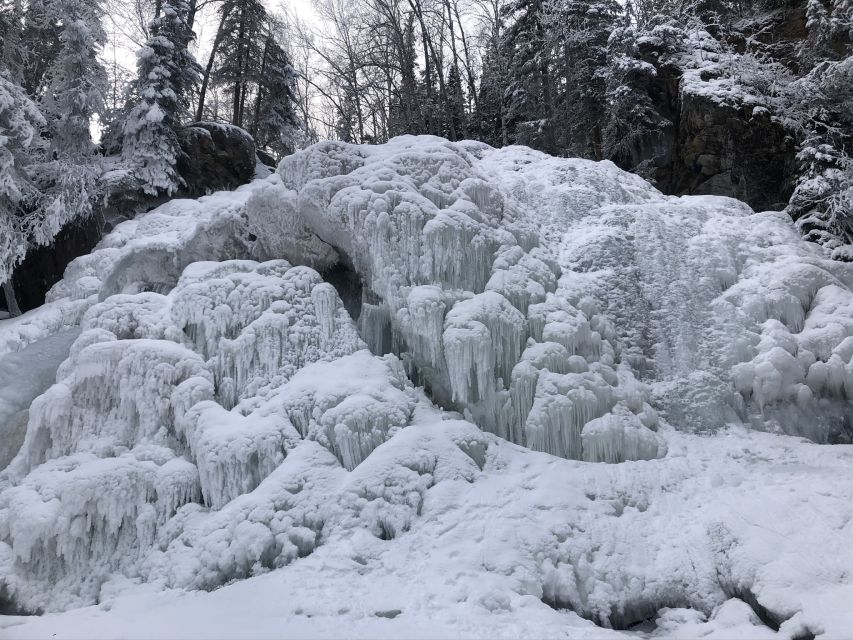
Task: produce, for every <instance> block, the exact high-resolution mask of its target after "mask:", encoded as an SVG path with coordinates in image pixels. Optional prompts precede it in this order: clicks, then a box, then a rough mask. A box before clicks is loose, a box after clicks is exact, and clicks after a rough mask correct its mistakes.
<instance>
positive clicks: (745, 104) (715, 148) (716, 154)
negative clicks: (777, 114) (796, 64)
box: [612, 14, 797, 211]
mask: <svg viewBox="0 0 853 640" xmlns="http://www.w3.org/2000/svg"><path fill="white" fill-rule="evenodd" d="M785 15H787V14H785ZM791 22H796V21H794V19H793V18H790V19H786V20H783V19H782V18H780V19H779V25H780V26H779V28H780V29H783V28H784V29H788V30H791V29H794V28H795V27H794V26H792V25H791ZM784 29H783V30H784ZM785 34H787V31H785ZM783 35H784V34H783ZM766 37H769V36H766ZM786 37H787V36H786ZM779 38H782V35H780V36H779ZM640 54H641V55H640V58H641V59H642V60H643V62H646V63H648V64H650V65H652V66H653V67H654V69H655V73H654V74H649V75H648V76H646V79H645V82H644V84H643V86H641V87H638V89H639V90H640V91H642V92H645V93H646V94H647V95H648V96H649V98H650V100H651V102H652V104H653V106H654V109H655V111H656V112H657V114H659V116H660V117H661V119H662V120H663V121H664V122H667V123H668V126H665V127H661V128H660V129H659V130H658V131H655V132H652V133H651V134H649V135H645V136H642V137H639V138H638V139H637V141H636V143H635V144H634V145H633V147H632V148H631V149H628V150H624V149H623V150H620V155H619V156H618V157H614V158H612V160H613V161H614V162H616V164H618V165H619V166H620V167H621V168H623V169H628V170H631V171H636V172H637V173H640V174H641V175H643V177H646V178H649V179H650V180H651V181H652V182H654V184H655V186H657V187H658V188H659V189H660V190H661V191H663V192H664V193H668V194H672V195H722V196H729V197H733V198H737V199H739V200H743V201H744V202H746V203H747V204H749V205H750V206H751V207H752V208H753V209H755V210H757V211H761V210H770V209H773V210H781V209H784V208H785V206H786V205H787V202H788V199H789V198H790V196H791V193H792V191H793V187H794V180H795V176H796V170H797V166H796V158H795V156H796V145H795V141H794V139H793V137H792V136H791V135H790V133H789V132H788V131H786V129H785V127H784V126H783V125H782V124H781V123H780V122H779V121H778V120H776V119H775V118H773V117H772V114H771V112H770V111H769V110H768V109H766V108H764V107H763V106H760V104H759V103H758V102H756V101H754V100H738V99H737V98H738V96H733V95H726V97H725V98H726V99H719V97H718V96H716V95H715V93H714V91H712V90H707V88H706V87H705V86H703V85H704V84H705V83H713V82H714V81H715V80H716V76H715V75H714V74H713V73H711V74H709V75H705V74H706V72H705V71H701V72H697V70H695V69H689V70H685V69H683V68H681V67H680V66H679V64H678V63H677V61H674V60H673V58H672V56H670V55H667V52H666V51H664V50H658V49H657V48H656V47H655V46H654V44H652V43H651V42H645V43H643V45H642V46H641V47H640ZM690 74H692V75H690ZM688 75H690V77H689V78H688ZM709 86H710V85H709Z"/></svg>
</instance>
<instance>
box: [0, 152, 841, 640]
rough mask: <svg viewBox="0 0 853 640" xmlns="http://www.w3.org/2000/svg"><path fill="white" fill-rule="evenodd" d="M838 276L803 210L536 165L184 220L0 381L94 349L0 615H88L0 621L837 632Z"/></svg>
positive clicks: (318, 163) (310, 161)
mask: <svg viewBox="0 0 853 640" xmlns="http://www.w3.org/2000/svg"><path fill="white" fill-rule="evenodd" d="M298 265H301V266H298ZM330 283H331V284H330ZM851 289H853V266H851V265H846V264H844V263H838V262H832V261H830V260H828V259H827V256H826V255H825V254H824V253H823V252H822V250H821V249H820V248H818V247H816V246H814V245H811V244H807V243H804V242H802V241H801V240H800V239H799V234H798V232H797V231H796V230H795V229H794V227H793V225H792V224H791V221H790V219H788V218H787V217H786V216H784V215H783V214H779V213H758V214H756V213H753V212H752V211H751V210H749V209H748V208H747V207H745V206H744V205H742V204H740V203H738V202H736V201H733V200H728V199H723V198H710V197H702V198H672V197H665V196H663V195H661V194H660V193H659V192H657V191H656V190H654V189H653V188H652V187H650V186H649V185H648V184H647V183H645V182H644V181H642V180H641V179H639V178H637V177H636V176H633V175H630V174H627V173H624V172H622V171H620V170H618V169H617V168H616V167H615V166H613V165H612V164H609V163H598V164H597V163H592V162H588V161H581V160H569V159H557V158H551V157H548V156H545V155H543V154H540V153H537V152H534V151H531V150H529V149H526V148H519V147H511V148H506V149H502V150H494V149H491V148H489V147H487V146H485V145H482V144H479V143H470V142H466V143H455V144H451V143H448V142H446V141H443V140H440V139H437V138H425V137H421V138H413V137H403V138H398V139H395V140H393V141H392V142H390V143H388V144H386V145H382V146H376V147H356V146H351V145H344V144H341V143H322V144H320V145H315V146H314V147H311V148H309V149H307V150H306V151H303V152H300V153H298V154H295V155H294V156H291V157H289V158H287V159H285V161H283V162H282V164H281V166H280V167H279V169H278V172H277V174H275V175H273V176H269V177H267V178H265V179H261V180H257V181H255V182H253V183H252V184H250V185H248V186H246V187H244V188H242V189H241V190H238V191H237V192H234V193H222V194H214V195H213V196H208V197H205V198H201V199H200V200H198V201H182V200H175V201H172V202H170V203H167V204H166V205H164V206H162V207H160V208H158V209H156V210H154V211H152V212H151V213H149V214H146V215H145V216H142V217H140V218H139V219H137V220H135V221H131V222H126V223H123V224H122V225H119V226H118V227H117V228H116V230H115V231H114V232H113V234H111V235H110V236H109V237H108V238H106V239H105V240H104V241H103V242H102V243H101V245H99V247H98V248H97V249H96V250H95V251H94V252H93V253H92V254H91V255H90V256H84V257H83V258H80V259H78V260H76V261H75V262H74V263H72V264H71V265H70V266H69V268H68V270H67V272H66V277H65V279H64V280H63V281H62V282H61V283H59V284H58V285H57V286H56V287H55V288H54V290H53V291H52V292H51V294H50V296H49V302H48V304H46V305H45V306H44V307H42V308H41V309H39V310H36V311H34V312H31V313H29V314H27V315H25V316H23V317H22V318H17V319H14V320H5V321H0V367H2V366H3V364H4V362H5V363H7V365H8V363H10V362H17V361H18V360H21V357H20V355H22V354H24V353H25V352H26V351H27V350H32V349H36V348H38V345H40V344H47V343H46V341H49V340H52V339H59V338H52V337H51V336H70V335H72V334H71V333H69V331H78V330H79V331H80V335H79V337H78V338H76V341H75V342H74V344H73V345H72V346H71V348H70V353H69V357H68V359H67V360H66V361H65V362H64V363H62V365H61V366H59V368H58V371H57V372H56V382H57V383H56V384H55V385H53V386H52V387H50V389H47V390H46V391H45V392H44V393H43V394H42V395H41V396H40V397H38V398H36V399H35V400H34V401H33V402H32V406H31V407H29V423H28V426H27V433H26V439H25V440H24V442H23V445H22V446H21V448H20V451H19V453H18V455H17V456H16V457H15V459H14V460H12V461H11V463H10V464H9V466H8V467H7V468H6V469H5V470H4V471H2V472H0V596H2V597H3V598H5V599H7V600H9V601H10V602H13V603H15V604H16V605H17V606H19V607H22V608H23V609H29V610H38V611H48V612H62V611H66V612H65V613H52V614H50V615H45V616H43V617H40V618H35V619H28V618H16V617H6V618H0V628H3V627H5V629H4V631H3V633H4V634H5V635H9V636H11V637H41V636H44V635H52V634H54V633H58V634H59V635H58V637H60V636H61V635H62V634H65V636H67V637H76V636H84V637H94V636H95V635H98V636H100V637H115V636H119V635H120V636H122V637H125V636H127V637H152V636H169V637H176V636H181V637H235V636H245V637H290V636H299V637H304V636H318V637H334V636H339V635H341V634H343V633H345V634H347V635H353V636H360V637H378V636H401V635H404V636H409V635H411V636H419V637H439V636H440V637H458V636H469V637H470V636H479V637H494V636H508V637H513V636H518V635H535V636H555V637H557V636H559V637H619V634H620V632H617V631H606V630H605V629H606V628H616V629H628V628H631V629H633V631H632V633H644V634H647V635H648V634H651V636H653V637H697V636H700V635H701V636H707V637H756V638H765V637H766V638H770V637H780V638H794V637H806V636H808V635H809V634H813V635H817V636H820V637H842V636H844V635H845V633H846V632H847V631H848V630H849V629H850V628H853V617H851V613H850V607H849V606H847V604H846V603H849V602H850V599H851V598H853V587H851V586H850V585H849V579H848V578H847V576H849V575H851V572H852V571H853V550H851V549H850V545H849V544H844V541H845V540H849V539H850V537H851V534H853V531H851V526H853V525H851V524H850V522H851V516H853V505H851V504H850V501H849V496H850V495H851V492H853V472H851V465H850V462H851V457H853V446H851V445H849V444H846V443H849V442H850V441H851V435H853V406H851V401H853V362H851V358H853V291H851ZM355 316H358V317H355ZM368 348H369V350H368ZM3 354H5V355H3ZM19 354H20V355H19ZM15 358H17V359H18V360H15ZM39 375H43V374H39ZM28 388H29V387H28ZM33 388H34V389H35V387H33ZM40 391H42V389H41V388H39V389H37V391H36V392H40ZM26 393H29V391H26V392H25V391H23V390H22V391H21V392H20V393H16V394H14V395H15V400H14V401H15V402H16V403H17V404H15V406H16V407H17V406H18V405H22V404H28V403H29V402H30V398H31V397H32V396H27V395H26ZM7 395H9V394H8V393H7ZM6 402H7V403H9V402H10V401H9V400H7V401H6ZM16 411H20V409H16ZM2 428H4V425H3V424H0V429H2ZM6 428H8V427H6ZM235 579H244V580H242V581H238V582H233V581H234V580H235ZM214 589H215V590H214ZM198 590H203V591H198ZM211 590H213V591H211ZM93 604H95V605H97V606H95V607H89V608H82V609H75V607H81V606H83V607H85V605H93ZM776 629H778V633H777V631H775V630H776ZM709 634H710V635H709ZM714 634H716V635H714Z"/></svg>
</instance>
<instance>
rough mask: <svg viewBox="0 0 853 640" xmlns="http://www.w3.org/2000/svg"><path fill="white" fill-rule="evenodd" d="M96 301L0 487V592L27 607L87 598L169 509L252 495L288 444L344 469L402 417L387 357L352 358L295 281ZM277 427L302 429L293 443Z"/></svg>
mask: <svg viewBox="0 0 853 640" xmlns="http://www.w3.org/2000/svg"><path fill="white" fill-rule="evenodd" d="M96 300H97V298H92V304H91V306H90V308H89V309H88V311H85V312H83V313H82V320H81V327H80V328H81V330H82V331H74V332H73V335H77V334H78V333H79V337H77V339H76V340H75V341H74V343H73V344H72V345H71V348H70V353H69V354H68V355H69V357H68V359H67V360H66V361H65V362H64V363H63V364H62V365H61V366H60V367H59V370H58V372H57V373H56V380H57V382H56V384H54V385H53V386H51V387H50V388H49V389H47V391H46V392H45V393H44V394H43V395H41V396H39V397H38V398H36V400H35V401H34V402H33V403H32V406H31V407H30V408H29V414H30V419H29V425H28V428H27V432H26V438H25V440H24V443H23V446H22V447H21V450H20V452H19V453H18V454H17V456H16V457H15V458H14V459H13V460H12V462H11V463H10V465H9V466H8V468H7V469H6V470H5V472H4V473H3V474H2V475H0V566H2V567H3V571H2V574H3V575H4V576H5V577H4V579H3V580H4V582H0V585H2V588H3V589H5V591H6V592H8V593H11V594H13V595H14V597H15V598H16V599H17V600H18V601H20V602H21V603H23V604H24V605H25V606H27V607H30V608H34V609H39V608H57V607H65V606H68V605H69V604H71V603H80V602H88V601H91V600H92V599H95V598H97V596H98V593H99V590H100V588H101V585H102V584H103V583H104V581H106V580H107V579H108V578H109V576H110V575H112V574H113V573H115V572H117V571H118V572H124V573H125V574H127V575H133V574H134V572H135V571H136V570H137V569H136V567H137V564H138V563H139V562H141V561H142V560H143V559H144V557H145V553H146V550H148V549H149V548H150V547H151V546H152V545H153V544H154V541H155V539H156V537H157V535H158V531H160V529H161V528H163V527H164V526H166V524H167V522H168V521H169V520H170V519H171V518H172V517H173V516H175V515H176V514H177V513H178V512H179V511H181V509H182V507H185V506H187V505H190V506H191V505H192V504H193V503H201V502H203V503H204V504H205V505H207V506H209V507H210V508H212V509H220V508H222V507H224V505H226V504H228V503H229V502H231V501H232V500H234V499H236V498H239V497H240V496H242V495H245V494H248V493H251V492H252V491H253V490H254V489H255V488H256V487H258V486H259V485H260V484H261V483H262V482H263V480H264V479H265V478H266V477H267V476H269V475H270V474H271V473H273V472H274V471H275V470H276V469H277V468H278V467H279V466H280V465H281V464H282V462H283V461H284V460H285V458H286V456H287V453H288V451H290V450H292V449H293V448H294V447H295V446H296V445H297V444H298V443H299V442H300V441H301V440H302V438H309V439H312V440H316V441H318V442H320V443H321V444H322V445H323V446H325V447H327V448H328V449H329V450H330V451H331V452H333V453H334V455H335V456H337V458H338V460H340V463H339V464H342V465H344V467H346V468H347V469H353V468H355V467H356V466H357V465H358V464H359V463H360V462H362V461H363V460H364V459H365V458H366V457H367V456H368V455H369V453H370V452H371V451H372V450H373V449H374V448H376V447H377V446H378V445H380V444H381V443H382V442H384V441H385V440H386V439H387V438H389V437H391V436H393V434H394V433H395V432H396V431H397V430H398V429H400V428H402V427H405V426H406V425H408V424H409V422H410V420H411V418H412V413H413V408H414V402H415V399H414V395H413V390H412V387H411V384H410V383H409V382H408V380H407V379H406V377H405V374H404V373H403V371H402V367H401V364H400V363H399V361H397V360H396V358H395V357H394V356H389V357H388V358H389V359H386V360H381V359H378V358H375V357H374V356H372V355H370V354H369V353H368V352H367V351H366V350H364V348H363V347H364V345H363V343H362V342H361V340H360V339H359V337H358V334H357V332H356V329H355V327H354V325H353V323H352V321H351V319H350V318H349V316H348V315H347V313H346V311H345V310H344V309H343V306H342V303H341V301H340V299H339V298H338V296H337V293H336V292H335V290H334V289H333V288H332V287H331V286H330V285H329V284H327V283H324V282H322V280H321V279H320V276H319V275H318V274H317V273H316V272H315V271H313V270H312V269H309V268H307V267H291V266H290V265H289V264H288V263H286V262H284V261H282V260H279V261H271V262H266V263H257V262H252V261H248V260H232V261H228V260H226V261H224V262H196V263H192V264H190V265H189V266H188V267H187V268H186V269H185V270H184V273H183V274H182V275H180V276H179V278H178V279H177V282H176V283H175V286H174V287H173V288H172V289H171V291H170V292H168V293H167V294H166V295H163V294H159V293H153V292H147V291H141V292H139V293H136V294H127V293H124V294H115V295H112V296H108V297H107V298H105V299H104V300H103V301H102V302H97V301H96ZM66 333H68V332H66ZM59 335H62V336H64V335H65V334H59ZM72 337H73V336H72ZM47 340H50V339H47ZM43 342H45V340H42V341H40V342H39V341H37V342H33V346H32V348H33V349H36V348H40V345H41V344H42V343H43ZM29 350H30V348H26V349H24V350H22V351H21V352H20V353H21V354H25V353H27V352H28V351H29ZM350 354H353V356H352V357H353V358H355V360H353V364H352V365H351V367H352V374H351V380H352V384H351V385H350V386H349V387H343V388H342V387H340V385H339V384H338V383H337V382H336V377H335V372H336V371H339V370H340V368H341V367H346V366H347V364H346V363H347V362H348V361H347V360H346V358H345V357H344V356H349V355H350ZM342 358H343V359H342ZM324 362H327V363H335V366H334V367H333V368H332V369H330V370H328V371H326V372H325V373H323V372H317V373H314V374H312V369H311V366H310V365H311V363H316V364H322V363H324ZM302 372H305V373H304V374H303V375H302V376H301V377H300V376H297V377H298V379H297V380H295V381H294V382H293V384H289V381H290V379H291V378H292V377H293V376H294V375H295V374H300V373H302ZM264 398H267V400H264ZM234 405H237V406H236V407H235V408H234V409H233V410H231V407H232V406H234ZM289 414H293V415H296V414H299V415H307V416H309V418H308V421H307V422H305V423H300V426H302V427H303V429H302V433H301V434H300V432H299V431H297V429H296V428H295V427H294V426H293V425H292V424H291V422H290V420H289V419H288V417H287V416H288V415H289ZM35 502H38V503H39V504H42V503H43V504H44V506H43V507H42V508H40V509H35V508H33V504H34V503H35ZM293 535H294V536H297V533H294V534H293ZM84 574H85V576H86V578H85V579H83V580H81V578H80V576H81V575H84ZM24 576H26V579H24V578H23V577H24Z"/></svg>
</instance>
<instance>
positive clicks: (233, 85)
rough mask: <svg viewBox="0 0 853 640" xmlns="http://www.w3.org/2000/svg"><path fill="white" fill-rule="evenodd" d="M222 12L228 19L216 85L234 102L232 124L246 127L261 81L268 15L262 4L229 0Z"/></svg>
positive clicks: (220, 47) (252, 0)
mask: <svg viewBox="0 0 853 640" xmlns="http://www.w3.org/2000/svg"><path fill="white" fill-rule="evenodd" d="M220 12H221V13H222V15H223V16H225V19H224V21H223V26H222V28H223V36H222V40H221V42H220V44H219V50H218V56H219V60H220V62H219V66H218V67H217V70H216V73H215V74H214V82H215V83H216V84H217V85H219V86H224V87H225V88H226V90H227V93H228V95H229V97H230V98H231V124H233V125H236V126H238V127H242V126H244V120H245V119H246V116H247V111H246V110H247V107H248V106H250V102H249V101H248V100H249V94H250V92H251V89H252V87H253V85H254V86H257V85H258V83H259V82H260V81H261V78H260V76H261V68H262V66H263V55H264V49H265V42H266V38H265V37H264V36H265V31H266V26H267V12H266V9H264V7H263V5H262V4H261V3H260V1H259V0H226V1H225V2H224V3H223V4H222V6H221V7H220Z"/></svg>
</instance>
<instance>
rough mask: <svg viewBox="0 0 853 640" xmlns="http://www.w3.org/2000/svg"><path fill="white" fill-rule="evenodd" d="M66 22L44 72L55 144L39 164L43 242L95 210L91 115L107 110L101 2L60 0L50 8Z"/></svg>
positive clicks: (95, 165)
mask: <svg viewBox="0 0 853 640" xmlns="http://www.w3.org/2000/svg"><path fill="white" fill-rule="evenodd" d="M51 9H52V11H54V12H55V13H56V14H57V16H58V18H57V21H58V22H59V24H61V25H62V31H61V33H60V36H59V41H60V50H59V53H58V55H57V56H56V58H55V59H54V60H53V61H52V63H51V65H50V67H49V68H48V69H47V71H46V72H45V91H44V96H43V98H42V111H43V113H44V114H45V116H46V118H47V123H48V129H49V131H50V144H49V146H48V149H47V151H48V156H47V159H46V161H44V162H42V163H39V164H38V165H37V166H36V167H34V172H33V173H34V175H35V177H37V179H38V182H39V184H40V185H41V191H42V192H43V194H44V196H45V197H44V200H43V203H42V209H43V212H42V224H43V229H42V231H41V236H42V241H43V242H48V241H50V239H52V238H53V236H54V235H56V233H57V232H58V231H59V230H60V229H61V228H62V227H63V226H64V225H65V224H66V223H68V222H70V221H72V220H75V219H80V218H84V217H86V216H88V215H90V214H91V212H92V204H93V201H94V200H95V197H96V195H97V182H98V177H99V174H100V166H99V162H98V156H97V149H96V147H95V145H94V143H93V142H92V137H91V134H90V126H91V123H92V117H93V116H94V115H95V114H99V113H102V111H103V106H104V95H103V92H104V89H105V86H106V72H105V70H104V68H103V66H102V65H101V63H100V62H99V60H98V54H99V53H100V50H101V48H102V47H103V45H104V42H105V40H106V34H105V33H104V30H103V28H102V26H101V19H102V9H101V6H100V2H99V1H98V0H61V1H56V2H55V3H54V4H53V5H52V6H51Z"/></svg>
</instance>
